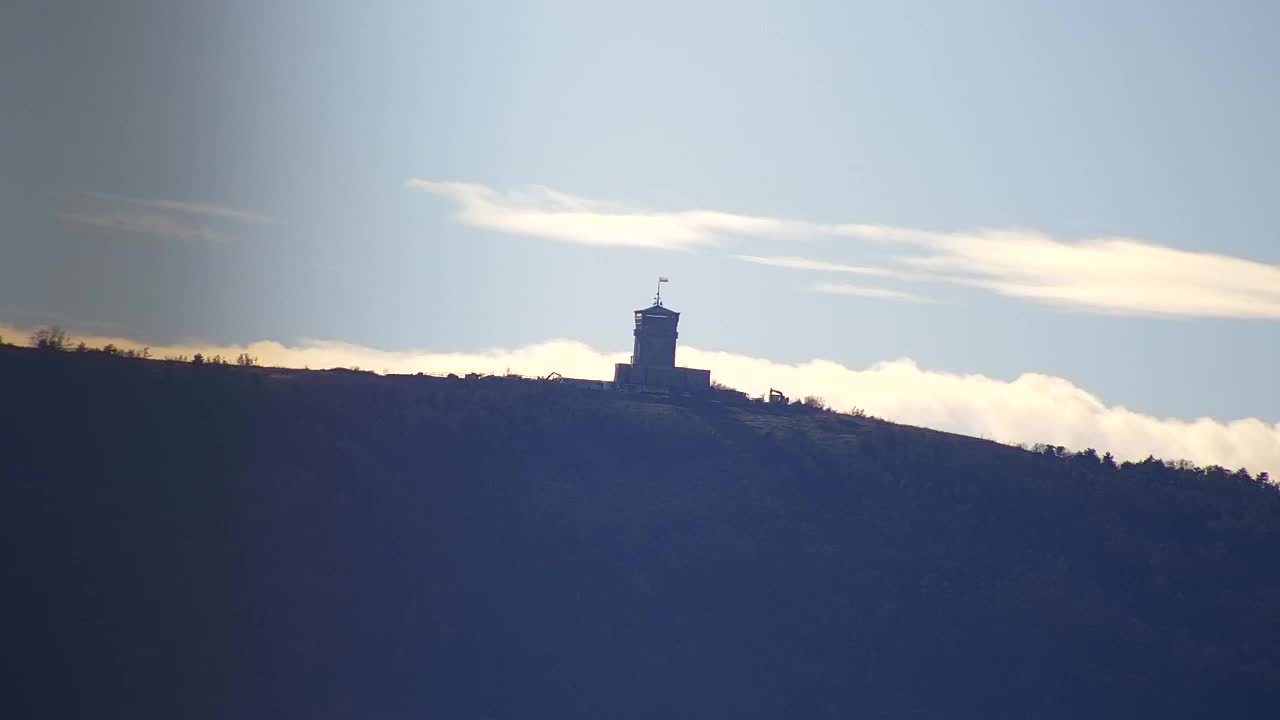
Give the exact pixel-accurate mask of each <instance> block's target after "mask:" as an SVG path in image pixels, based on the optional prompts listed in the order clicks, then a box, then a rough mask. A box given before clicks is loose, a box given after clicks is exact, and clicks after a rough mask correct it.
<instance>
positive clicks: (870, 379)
mask: <svg viewBox="0 0 1280 720" xmlns="http://www.w3.org/2000/svg"><path fill="white" fill-rule="evenodd" d="M0 335H3V336H4V337H5V338H8V339H9V340H10V341H11V342H12V341H13V340H14V339H17V338H25V337H27V335H29V330H22V329H18V328H13V327H3V326H0ZM74 338H75V340H77V341H79V340H84V341H85V342H86V343H88V344H89V345H92V346H102V345H105V344H107V343H114V344H115V345H117V346H119V347H122V348H124V347H132V348H141V346H142V344H141V343H140V342H138V341H135V340H130V339H127V338H112V337H105V336H93V335H84V334H75V335H74ZM195 352H204V353H205V354H206V355H208V354H213V353H218V354H222V355H224V356H226V357H235V356H236V355H238V354H239V353H241V352H248V353H250V354H252V355H255V356H257V357H258V358H259V360H260V361H261V362H262V364H264V365H270V366H277V367H298V368H300V367H310V368H313V369H322V368H332V367H352V366H358V367H361V368H363V369H365V370H372V371H374V372H384V371H385V372H392V373H415V372H425V373H438V374H443V373H448V372H458V373H465V372H472V371H474V372H488V373H503V372H507V371H508V370H509V371H511V372H515V373H520V374H523V375H527V376H545V375H547V374H548V373H551V372H553V371H555V372H559V373H561V374H562V375H565V376H567V377H582V378H595V379H601V380H605V379H610V378H611V377H612V371H613V364H614V363H615V362H626V361H627V353H625V352H616V353H609V352H600V351H597V350H595V349H593V348H591V347H589V346H587V345H585V344H583V343H580V342H575V341H572V340H551V341H548V342H544V343H539V344H536V345H530V346H528V347H523V348H516V349H503V350H493V351H490V352H483V353H440V352H430V351H406V352H391V351H385V350H378V349H375V348H368V347H362V346H358V345H351V344H347V343H341V342H326V341H306V342H302V343H299V344H297V345H284V344H281V343H278V342H273V341H260V342H255V343H251V344H249V345H244V346H233V345H227V346H212V345H209V344H206V343H199V342H189V343H181V344H175V345H169V346H163V347H161V346H155V345H153V346H151V354H152V355H153V356H157V357H159V356H165V355H177V354H185V355H188V356H189V355H191V354H193V353H195ZM678 361H679V362H680V363H681V364H683V365H688V366H692V367H705V368H710V369H711V371H712V377H713V378H714V379H716V380H717V381H719V382H722V383H725V384H727V385H730V386H732V387H736V388H738V389H741V390H743V391H745V392H748V393H750V394H752V395H758V394H761V393H764V392H766V391H767V390H768V389H769V388H778V389H780V390H782V391H783V392H785V393H787V394H788V395H790V396H792V397H802V396H805V395H820V396H822V397H824V398H825V399H826V400H827V401H828V402H829V403H830V404H831V405H832V406H833V407H835V408H837V409H840V410H848V409H850V408H852V407H855V406H856V407H860V408H863V409H865V410H866V411H867V412H869V413H871V414H874V415H878V416H881V417H885V418H887V419H890V420H893V421H896V422H900V423H906V424H910V425H918V426H922V427H931V428H936V429H939V430H948V431H951V432H957V433H962V434H965V435H972V436H979V437H989V438H993V439H996V440H1000V441H1003V442H1025V443H1037V442H1044V443H1051V444H1054V445H1064V446H1067V447H1069V448H1074V449H1083V448H1086V447H1093V448H1095V449H1097V450H1098V451H1099V452H1103V451H1108V450H1109V451H1111V452H1112V453H1114V454H1115V455H1116V456H1117V457H1119V458H1121V459H1132V460H1139V459H1142V458H1145V457H1146V456H1147V455H1155V456H1156V457H1160V458H1164V459H1169V460H1175V459H1183V458H1185V459H1188V460H1191V461H1194V462H1196V463H1198V464H1201V465H1207V464H1220V465H1223V466H1226V467H1229V468H1237V467H1241V466H1243V467H1247V468H1249V469H1251V470H1253V471H1255V472H1256V471H1259V470H1269V471H1273V472H1274V471H1280V423H1275V424H1271V423H1267V422H1265V421H1263V420H1259V419H1254V418H1247V419H1240V420H1233V421H1230V422H1222V421H1218V420H1213V419H1209V418H1199V419H1192V420H1187V419H1175V418H1156V417H1152V416H1150V415H1144V414H1142V413H1139V412H1136V411H1133V410H1129V409H1127V408H1124V407H1118V406H1114V405H1107V404H1106V403H1105V402H1103V401H1102V399H1100V398H1098V397H1097V396H1095V395H1093V394H1091V393H1089V392H1088V391H1086V390H1084V389H1082V388H1079V387H1076V386H1075V385H1073V384H1072V383H1071V382H1070V381H1068V380H1065V379H1063V378H1058V377H1052V376H1048V375H1041V374H1036V373H1027V374H1024V375H1021V376H1020V377H1018V378H1016V379H1014V380H1011V381H1010V380H1002V379H998V378H991V377H987V376H984V375H958V374H954V373H947V372H941V371H936V370H928V369H925V368H921V367H919V366H918V365H917V364H916V363H915V362H913V361H912V360H910V359H905V358H904V359H898V360H892V361H888V362H883V363H880V364H878V365H875V366H873V367H871V368H867V369H862V370H859V369H851V368H847V367H844V366H843V365H840V364H839V363H835V362H831V361H827V360H813V361H811V362H807V363H803V364H798V365H788V364H784V363H777V362H773V361H770V360H766V359H761V358H752V357H747V356H743V355H737V354H733V353H724V352H711V351H706V350H699V349H697V348H692V347H681V348H680V349H679V351H678Z"/></svg>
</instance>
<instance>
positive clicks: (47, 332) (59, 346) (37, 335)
mask: <svg viewBox="0 0 1280 720" xmlns="http://www.w3.org/2000/svg"><path fill="white" fill-rule="evenodd" d="M68 344H69V343H68V340H67V331H65V330H63V329H62V328H60V327H58V326H57V325H51V326H49V327H46V328H40V329H39V330H37V331H35V332H33V333H31V345H32V346H33V347H37V348H40V349H41V350H66V349H67V346H68Z"/></svg>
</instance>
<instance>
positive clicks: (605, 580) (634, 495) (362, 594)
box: [0, 347, 1280, 720]
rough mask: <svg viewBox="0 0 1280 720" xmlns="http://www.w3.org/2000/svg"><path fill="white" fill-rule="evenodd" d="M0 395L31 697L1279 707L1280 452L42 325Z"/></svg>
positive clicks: (399, 705) (398, 707)
mask: <svg viewBox="0 0 1280 720" xmlns="http://www.w3.org/2000/svg"><path fill="white" fill-rule="evenodd" d="M464 370H465V368H464ZM0 398H2V404H0V407H2V408H3V415H2V416H0V481H2V485H0V487H2V488H3V495H2V496H0V507H3V511H2V512H3V514H2V515H0V521H2V522H3V525H2V526H3V528H4V540H5V546H6V548H7V552H6V553H5V558H6V561H5V563H4V577H5V582H4V588H5V589H4V596H5V605H6V606H7V609H6V610H5V613H4V615H5V620H6V622H5V627H6V631H5V643H4V644H5V648H6V652H5V653H4V655H5V663H6V667H4V668H3V672H4V676H5V678H6V685H7V686H8V689H7V690H6V691H5V692H4V693H3V694H0V716H4V717H14V718H36V717H77V718H79V717H130V718H138V717H183V718H202V717H208V718H215V717H216V718H293V717H296V718H393V717H394V718H446V719H451V718H459V719H474V720H482V719H486V720H498V719H502V720H506V719H517V718H547V719H555V720H560V719H563V718H620V719H630V718H635V719H637V720H639V719H644V720H649V719H651V718H804V719H809V718H850V717H885V718H907V717H921V718H939V717H946V718H957V717H965V718H968V717H972V718H1004V717H1007V718H1082V717H1116V718H1133V717H1162V718H1170V717H1188V718H1190V717H1196V718H1203V717H1230V718H1242V717H1260V718H1261V717H1267V718H1271V717H1275V716H1276V714H1277V712H1278V711H1280V570H1278V564H1277V558H1280V553H1278V552H1277V550H1278V549H1280V493H1278V492H1277V491H1276V488H1275V487H1274V486H1273V485H1272V484H1270V483H1269V482H1268V481H1265V480H1260V479H1258V478H1254V477H1252V476H1250V475H1249V474H1247V473H1233V472H1228V471H1224V470H1220V469H1211V470H1200V469H1195V468H1191V469H1174V468H1171V467H1168V466H1166V465H1165V464H1163V463H1160V462H1157V461H1155V460H1151V461H1148V462H1145V463H1140V464H1123V465H1121V466H1116V465H1114V464H1112V463H1110V462H1108V461H1104V460H1103V459H1100V458H1098V457H1097V456H1096V455H1094V454H1092V453H1080V454H1067V453H1065V452H1064V451H1059V450H1048V451H1047V452H1028V451H1024V450H1020V449H1017V448H1011V447H1007V446H1003V445H999V444H995V443H990V442H985V441H981V440H977V439H973V438H967V437H961V436H956V435H950V434H946V433H939V432H933V431H928V430H921V429H918V428H910V427H904V426H898V425H893V424H890V423H885V422H882V421H878V420H872V419H865V418H854V417H851V416H847V415H837V414H832V413H824V412H818V411H809V410H804V411H799V410H796V411H786V410H776V409H774V410H771V409H769V408H766V407H763V406H756V405H747V406H736V405H732V404H718V403H711V402H692V401H687V400H686V401H659V400H646V399H639V398H634V397H626V396H621V395H615V394H611V393H604V392H593V391H590V390H583V389H575V388H572V387H566V386H562V385H557V384H555V383H550V382H540V381H526V380H520V379H510V378H481V379H474V380H448V379H438V378H430V377H406V376H398V377H385V378H384V377H378V376H374V375H369V374H363V373H352V372H306V371H281V370H274V369H267V368H240V367H233V366H210V365H206V366H193V365H190V364H185V363H176V362H162V361H143V360H134V359H126V358H119V357H110V356H103V355H100V354H97V353H58V352H39V351H34V350H24V349H17V348H10V347H0Z"/></svg>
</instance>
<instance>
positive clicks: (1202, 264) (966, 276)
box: [408, 179, 1280, 319]
mask: <svg viewBox="0 0 1280 720" xmlns="http://www.w3.org/2000/svg"><path fill="white" fill-rule="evenodd" d="M408 186H409V187H410V188H413V189H415V190H420V191H425V192H428V193H431V194H434V195H437V196H440V197H443V198H446V199H448V200H451V201H452V202H453V203H455V204H456V205H457V208H458V209H457V213H456V217H457V219H458V220H459V221H460V222H462V223H464V224H467V225H471V226H474V227H479V228H484V229H488V230H495V231H498V232H504V233H512V234H518V235H528V236H533V237H539V238H543V239H548V240H557V241H562V242H572V243H580V244H585V245H594V246H627V247H648V248H661V249H679V250H689V249H695V248H698V247H704V246H712V245H723V244H727V243H729V242H731V241H732V240H733V239H735V238H738V239H741V238H755V239H765V240H794V239H796V238H808V239H810V240H825V241H827V242H826V243H825V244H823V247H825V248H828V249H829V250H830V251H831V252H833V253H834V254H837V255H838V254H839V253H841V251H845V252H847V251H849V250H850V249H852V248H850V247H849V246H848V245H843V244H841V242H842V241H843V242H859V243H862V246H861V248H860V249H862V250H866V249H868V247H870V246H874V249H876V250H878V251H879V252H880V256H879V258H878V260H877V264H874V265H868V264H865V263H849V262H846V261H845V260H843V259H841V258H839V257H834V258H825V259H819V258H810V257H796V256H794V255H776V256H760V255H739V256H737V258H738V259H740V260H744V261H747V262H752V263H756V264H762V265H770V266H775V267H779V268H785V269H790V270H798V271H805V272H814V273H853V274H860V275H866V276H874V277H881V278H886V279H893V280H897V281H900V282H913V283H935V284H942V285H948V284H949V285H965V286H970V287H977V288H982V289H984V290H987V291H990V292H993V293H997V294H999V295H1003V296H1005V297H1010V298H1017V299H1020V300H1029V301H1034V302H1040V303H1046V304H1051V305H1056V306H1061V307H1066V308H1071V309H1075V310H1082V311H1088V312H1101V313H1126V314H1143V315H1163V316H1179V317H1212V318H1252V319H1280V265H1274V264H1268V263H1264V262H1259V261H1256V260H1249V259H1246V258H1240V257H1232V256H1229V255H1221V254H1215V253H1209V252H1200V251H1193V250H1180V249H1176V248H1171V247H1167V246H1164V245H1158V244H1156V243H1152V242H1146V241H1143V240H1139V239H1135V238H1127V237H1095V238H1084V239H1080V240H1076V241H1066V240H1061V239H1056V238H1053V237H1051V236H1049V235H1046V234H1044V233H1041V232H1037V231H1034V230H998V229H997V230H991V229H983V230H976V231H966V232H937V231H931V230H923V229H919V228H911V227H896V226H889V225H873V224H866V223H845V224H822V223H811V222H805V221H801V220H795V219H787V218H771V217H764V216H759V215H744V214H739V213H729V212H721V211H717V210H705V209H704V210H685V211H641V210H636V209H630V208H626V207H623V206H620V205H617V204H615V203H607V202H602V201H598V200H591V199H588V198H583V197H579V196H575V195H569V194H566V193H562V192H558V191H555V190H551V189H548V188H534V189H532V190H529V191H522V192H499V191H497V190H495V189H493V188H490V187H488V186H485V185H478V184H470V183H458V182H436V181H430V180H420V179H414V180H410V181H409V182H408ZM814 244H817V243H814ZM863 289H864V290H866V291H868V292H866V293H861V294H863V296H865V297H878V298H881V299H891V300H900V299H903V297H902V296H904V295H908V296H910V295H913V293H905V292H903V291H901V290H888V289H880V288H866V287H865V286H863Z"/></svg>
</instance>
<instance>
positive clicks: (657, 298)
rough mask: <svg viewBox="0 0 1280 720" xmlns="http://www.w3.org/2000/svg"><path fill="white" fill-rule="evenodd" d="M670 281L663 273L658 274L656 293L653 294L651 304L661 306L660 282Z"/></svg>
mask: <svg viewBox="0 0 1280 720" xmlns="http://www.w3.org/2000/svg"><path fill="white" fill-rule="evenodd" d="M664 282H670V281H669V280H667V278H666V276H665V275H659V276H658V294H657V295H654V296H653V304H654V305H657V306H658V307H662V283H664Z"/></svg>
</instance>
